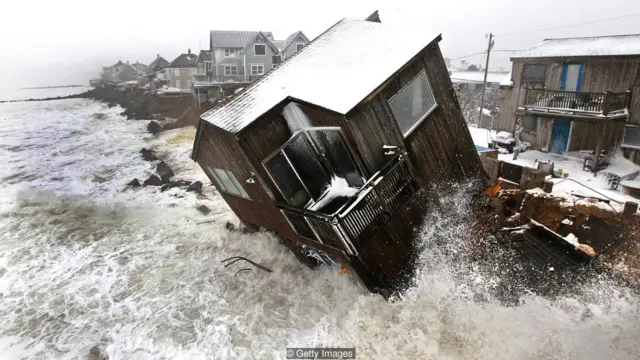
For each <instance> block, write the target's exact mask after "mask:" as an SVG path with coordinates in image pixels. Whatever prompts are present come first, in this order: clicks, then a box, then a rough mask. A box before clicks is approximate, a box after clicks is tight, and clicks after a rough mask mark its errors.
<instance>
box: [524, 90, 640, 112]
mask: <svg viewBox="0 0 640 360" xmlns="http://www.w3.org/2000/svg"><path fill="white" fill-rule="evenodd" d="M525 91H526V94H525V103H524V107H525V108H526V109H542V110H564V111H573V112H580V113H585V114H596V115H605V116H606V115H609V114H610V113H612V112H617V111H622V110H625V109H627V106H628V103H629V99H630V96H631V93H630V92H629V91H625V92H618V93H614V92H601V93H595V92H576V91H554V90H546V89H526V90H525Z"/></svg>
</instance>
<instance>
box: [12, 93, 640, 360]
mask: <svg viewBox="0 0 640 360" xmlns="http://www.w3.org/2000/svg"><path fill="white" fill-rule="evenodd" d="M94 114H102V115H100V116H94ZM0 118H1V119H2V121H1V122H0V160H2V161H3V163H4V164H6V165H5V166H4V167H3V168H2V169H0V179H2V183H3V188H4V189H3V192H2V194H0V197H1V199H2V203H1V205H2V206H1V210H0V351H2V354H3V355H2V358H3V359H33V358H57V359H77V358H85V357H86V356H87V354H88V353H89V351H90V349H91V348H92V347H94V346H96V345H97V346H99V347H100V348H101V349H103V350H104V352H105V353H107V354H108V355H109V357H110V358H112V359H130V358H135V359H212V358H214V359H224V358H230V359H236V358H237V359H284V358H285V348H286V347H289V346H306V347H310V346H323V345H324V346H345V347H346V346H354V347H356V348H357V354H358V359H638V358H640V342H639V341H638V340H639V339H640V321H638V320H639V319H640V313H639V311H640V310H639V307H638V305H639V303H638V298H637V297H635V296H634V295H632V294H631V293H630V292H629V291H627V290H626V289H625V288H621V287H618V286H615V285H613V284H612V283H610V282H608V281H607V280H606V279H595V280H594V281H591V282H590V283H589V285H585V287H583V288H581V289H580V291H576V294H575V296H571V297H567V296H563V297H557V298H554V299H553V300H550V299H547V298H543V297H539V296H536V295H533V294H530V293H525V295H523V296H521V297H520V299H519V300H520V305H519V306H504V305H502V304H501V302H500V301H498V300H497V299H494V298H493V297H492V296H491V293H492V292H491V289H493V288H495V287H497V286H500V276H499V275H500V270H501V269H500V266H508V265H509V264H505V263H504V262H503V263H499V264H497V265H496V269H495V271H485V270H481V269H479V268H477V267H475V265H474V264H472V263H470V262H465V261H459V259H461V257H460V256H459V255H460V254H459V253H460V251H461V250H460V249H462V245H463V244H464V243H466V242H467V241H469V240H470V239H472V238H473V237H474V236H475V235H474V233H473V231H472V229H470V228H469V227H468V225H467V224H466V223H465V221H464V219H465V217H467V215H468V211H469V204H468V195H467V188H466V185H464V184H462V185H459V186H457V187H454V188H453V189H452V190H451V191H450V192H449V193H447V194H443V197H442V198H441V199H440V203H439V204H438V203H436V204H434V205H433V210H432V211H430V213H429V214H428V215H427V216H426V218H425V221H424V225H423V230H422V234H421V235H422V236H421V239H422V241H423V245H424V250H423V251H422V253H421V255H420V268H419V271H418V273H417V275H416V279H415V287H413V288H411V289H409V290H408V291H406V293H405V294H404V295H403V297H402V299H399V301H396V302H392V303H388V302H386V301H384V300H382V299H381V298H380V297H379V296H376V295H372V294H369V293H368V292H366V291H365V290H364V289H362V288H361V287H359V286H357V285H355V284H354V283H353V282H352V281H350V280H349V278H348V277H343V276H339V275H338V274H337V273H335V272H332V271H329V270H326V269H321V270H316V271H312V270H309V269H307V268H306V267H303V266H302V265H300V264H299V263H298V262H297V260H296V259H295V258H294V256H293V255H291V254H290V253H289V252H288V250H286V249H285V248H284V247H283V246H281V245H280V244H279V243H278V241H277V240H276V239H275V238H274V237H272V236H271V235H270V234H268V233H257V234H252V235H244V234H241V233H238V232H229V231H227V230H226V229H225V226H224V224H225V222H226V221H232V222H234V221H236V220H235V218H234V216H233V214H232V213H231V211H230V210H229V209H228V208H227V206H226V205H225V203H224V202H223V201H222V200H221V198H220V197H218V195H217V194H215V192H214V189H213V188H212V187H211V186H205V187H204V194H205V195H206V197H207V199H203V198H198V197H197V196H196V195H195V194H193V193H184V192H183V191H181V190H179V189H171V190H169V191H166V192H160V191H159V190H158V189H156V188H150V187H149V188H141V189H137V190H131V189H129V190H126V187H125V184H126V183H127V182H128V181H129V180H131V179H132V178H134V177H138V178H141V179H142V178H144V177H145V175H147V174H150V173H151V171H152V170H153V167H154V163H147V162H144V161H142V159H141V158H140V156H139V154H138V151H139V150H140V148H142V147H147V148H154V149H156V150H157V152H158V153H159V154H160V155H161V156H162V157H163V158H165V159H166V161H167V162H168V163H169V165H171V166H172V168H173V169H174V172H175V173H176V176H177V177H178V178H185V179H189V180H198V179H199V180H203V182H204V180H205V179H206V177H205V175H204V174H203V173H202V172H201V171H200V170H199V169H198V168H197V166H196V165H195V164H193V163H192V162H191V161H190V160H189V159H188V154H189V151H190V146H191V143H190V142H176V141H172V139H173V138H175V137H176V135H178V136H180V134H183V133H181V132H180V130H176V131H173V132H170V133H165V134H163V135H162V136H161V137H160V138H153V137H151V136H150V135H147V134H145V133H144V127H145V125H146V123H145V122H136V121H126V120H124V119H123V118H122V117H121V116H119V115H118V110H117V109H107V108H106V107H105V106H103V105H101V104H97V103H94V102H90V101H86V100H64V101H52V102H47V103H28V104H27V103H24V104H2V105H0ZM95 175H98V176H100V177H102V178H105V179H106V181H105V182H93V181H92V180H91V179H92V178H93V177H94V176H95ZM205 183H207V184H208V182H205ZM198 204H205V205H207V206H208V207H209V208H211V210H212V213H211V214H209V215H208V216H206V217H205V216H203V215H202V214H200V213H199V212H197V211H196V210H195V206H196V205H198ZM204 221H211V222H204ZM436 244H438V245H437V246H436ZM236 255H237V256H246V257H248V258H250V259H252V260H254V261H256V262H258V263H261V264H264V265H265V266H267V267H269V268H271V269H273V270H274V271H273V273H266V272H262V271H258V270H256V269H254V270H251V271H244V272H241V273H239V274H238V275H235V276H234V273H235V272H236V271H237V270H239V269H240V268H241V267H242V266H241V265H240V266H238V268H234V267H230V268H224V267H223V266H222V264H221V263H220V261H221V260H223V259H225V258H228V257H230V256H236ZM462 259H464V257H462ZM513 265H514V266H515V264H513ZM477 294H480V295H482V296H481V297H480V298H479V297H478V296H476V295H477Z"/></svg>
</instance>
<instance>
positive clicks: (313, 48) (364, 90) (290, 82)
mask: <svg viewBox="0 0 640 360" xmlns="http://www.w3.org/2000/svg"><path fill="white" fill-rule="evenodd" d="M439 39H440V36H439V34H437V33H430V32H428V31H425V30H424V29H422V30H417V29H407V28H406V27H397V26H391V25H386V24H380V23H376V22H369V21H361V20H347V19H343V20H341V21H340V22H338V23H337V24H335V25H334V26H332V27H331V28H330V29H329V30H327V31H326V32H325V33H323V34H322V35H320V36H319V37H318V38H316V39H315V40H313V41H312V42H311V43H310V44H309V45H307V46H305V47H304V48H303V49H302V50H300V51H299V52H298V53H297V54H296V55H295V56H292V57H290V58H289V59H287V60H286V61H285V62H284V63H283V64H282V65H280V66H278V67H277V68H275V69H273V70H272V71H270V72H268V73H267V74H266V75H265V76H263V77H261V78H260V79H259V80H258V81H256V82H255V83H253V84H252V85H250V86H249V87H248V88H247V89H245V91H243V92H241V93H239V94H238V95H237V96H236V97H234V98H233V99H232V100H231V101H229V102H228V103H226V104H222V105H219V106H218V107H215V108H213V109H211V110H209V111H208V112H206V113H204V114H203V115H202V116H201V118H202V119H203V120H204V121H207V122H209V123H211V124H213V125H215V126H217V127H219V128H221V129H224V130H226V131H229V132H233V133H235V132H238V131H240V130H242V129H243V128H245V127H246V126H248V125H249V124H251V123H252V122H253V121H254V120H255V119H256V118H258V117H259V116H260V115H262V114H264V113H265V112H267V111H268V110H269V109H271V108H272V107H274V106H275V105H277V104H278V103H279V102H281V101H282V100H284V99H286V98H287V97H292V98H296V99H300V100H302V101H305V102H309V103H312V104H316V105H319V106H322V107H324V108H327V109H329V110H333V111H336V112H338V113H342V114H345V113H347V112H348V111H349V110H351V109H352V108H353V107H354V106H355V105H357V104H358V103H359V102H361V101H362V99H364V98H365V97H366V96H367V95H369V94H370V93H371V92H372V91H373V90H375V89H376V88H377V87H378V86H380V85H381V84H382V83H383V82H385V81H386V80H387V79H388V78H389V77H390V76H392V75H393V73H394V72H396V71H398V70H399V69H400V68H401V67H402V66H403V65H404V64H406V63H407V62H409V60H411V58H412V57H413V56H415V55H416V54H417V53H418V52H420V51H421V50H422V49H424V48H425V47H426V46H427V45H429V44H430V43H431V42H433V41H434V40H439ZM371 49H376V50H375V51H372V50H371ZM380 54H384V56H380ZM336 84H341V85H340V86H339V87H336Z"/></svg>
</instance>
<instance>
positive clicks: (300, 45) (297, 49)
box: [296, 43, 304, 51]
mask: <svg viewBox="0 0 640 360" xmlns="http://www.w3.org/2000/svg"><path fill="white" fill-rule="evenodd" d="M303 47H304V44H303V43H297V44H296V51H300V50H302V48H303Z"/></svg>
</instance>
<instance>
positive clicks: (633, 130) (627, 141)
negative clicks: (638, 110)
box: [622, 125, 640, 148]
mask: <svg viewBox="0 0 640 360" xmlns="http://www.w3.org/2000/svg"><path fill="white" fill-rule="evenodd" d="M622 146H624V147H634V148H640V126H630V125H627V126H625V128H624V139H623V140H622Z"/></svg>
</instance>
